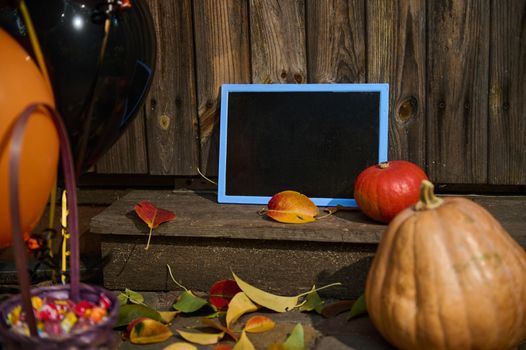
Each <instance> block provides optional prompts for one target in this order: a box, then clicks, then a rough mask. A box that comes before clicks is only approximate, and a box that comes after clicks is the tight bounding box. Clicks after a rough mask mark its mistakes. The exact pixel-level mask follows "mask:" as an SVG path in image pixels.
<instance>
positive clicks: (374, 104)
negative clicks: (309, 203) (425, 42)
mask: <svg viewBox="0 0 526 350" xmlns="http://www.w3.org/2000/svg"><path fill="white" fill-rule="evenodd" d="M387 116H388V85H387V84H298V85H295V84H225V85H223V86H222V88H221V116H220V150H219V187H218V202H220V203H248V204H266V203H267V202H268V201H269V199H270V198H271V197H272V196H273V195H274V194H276V193H278V192H281V191H284V190H295V191H298V192H301V193H303V194H305V195H306V196H308V197H309V198H311V199H312V200H313V201H314V203H316V204H317V205H320V206H332V205H337V204H340V205H345V206H356V203H355V201H354V200H353V198H352V197H353V187H354V180H355V178H356V176H357V175H358V174H359V173H360V172H361V171H362V170H363V169H365V168H366V167H368V166H370V165H373V164H376V163H379V162H382V161H386V160H387V129H388V120H387V119H388V117H387Z"/></svg>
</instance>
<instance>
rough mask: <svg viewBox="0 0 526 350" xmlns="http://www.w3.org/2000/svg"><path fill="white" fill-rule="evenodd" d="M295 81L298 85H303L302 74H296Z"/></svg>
mask: <svg viewBox="0 0 526 350" xmlns="http://www.w3.org/2000/svg"><path fill="white" fill-rule="evenodd" d="M294 80H295V81H296V83H298V84H301V83H303V77H302V76H301V74H298V73H296V74H294Z"/></svg>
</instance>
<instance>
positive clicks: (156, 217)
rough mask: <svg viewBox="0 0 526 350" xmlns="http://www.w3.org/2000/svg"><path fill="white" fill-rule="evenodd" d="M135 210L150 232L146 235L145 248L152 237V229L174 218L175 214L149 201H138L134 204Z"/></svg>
mask: <svg viewBox="0 0 526 350" xmlns="http://www.w3.org/2000/svg"><path fill="white" fill-rule="evenodd" d="M134 209H135V212H136V213H137V215H138V216H139V217H140V218H141V219H142V221H144V222H145V223H146V224H147V225H148V227H149V228H150V233H149V235H148V243H147V244H146V248H145V249H148V247H149V246H150V239H151V237H152V230H153V229H154V228H156V227H157V226H159V225H160V224H162V223H163V222H167V221H170V220H173V219H175V214H174V213H173V212H171V211H169V210H166V209H161V208H157V207H156V206H155V205H153V204H152V203H151V202H149V201H140V202H139V203H137V204H135V207H134Z"/></svg>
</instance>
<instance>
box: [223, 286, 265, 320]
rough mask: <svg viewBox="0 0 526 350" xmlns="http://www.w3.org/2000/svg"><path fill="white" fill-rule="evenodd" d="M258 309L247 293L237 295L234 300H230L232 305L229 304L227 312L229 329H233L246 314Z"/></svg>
mask: <svg viewBox="0 0 526 350" xmlns="http://www.w3.org/2000/svg"><path fill="white" fill-rule="evenodd" d="M241 289H243V288H241ZM257 309H258V307H257V306H256V305H254V303H253V302H252V301H250V299H249V298H248V297H247V296H246V294H245V293H243V292H239V293H237V294H236V295H234V297H233V298H232V300H230V304H228V310H227V311H226V326H227V328H231V326H232V324H234V323H235V322H236V321H237V320H238V319H239V318H240V317H241V315H243V314H246V313H247V312H253V311H256V310H257Z"/></svg>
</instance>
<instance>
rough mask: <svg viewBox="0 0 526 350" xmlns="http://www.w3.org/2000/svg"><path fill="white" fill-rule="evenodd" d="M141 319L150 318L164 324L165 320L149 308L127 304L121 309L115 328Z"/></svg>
mask: <svg viewBox="0 0 526 350" xmlns="http://www.w3.org/2000/svg"><path fill="white" fill-rule="evenodd" d="M139 317H148V318H151V319H153V320H156V321H159V322H163V318H162V317H161V315H160V314H159V312H157V311H156V310H154V309H151V308H149V307H148V306H145V305H138V304H125V305H121V307H120V308H119V314H118V315H117V323H116V324H115V326H113V327H114V328H118V327H122V326H126V325H128V324H129V323H130V322H131V321H133V320H135V319H137V318H139Z"/></svg>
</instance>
